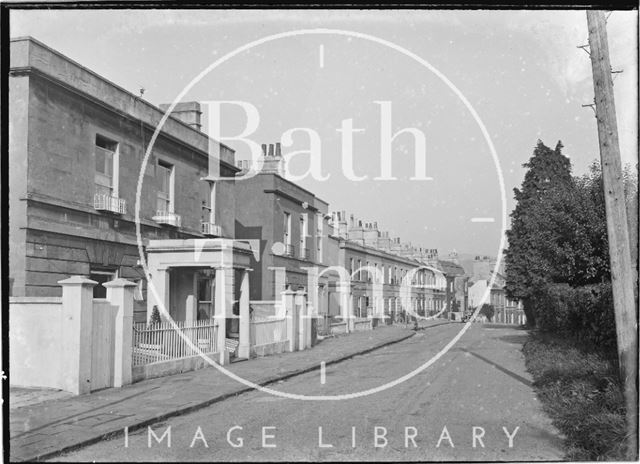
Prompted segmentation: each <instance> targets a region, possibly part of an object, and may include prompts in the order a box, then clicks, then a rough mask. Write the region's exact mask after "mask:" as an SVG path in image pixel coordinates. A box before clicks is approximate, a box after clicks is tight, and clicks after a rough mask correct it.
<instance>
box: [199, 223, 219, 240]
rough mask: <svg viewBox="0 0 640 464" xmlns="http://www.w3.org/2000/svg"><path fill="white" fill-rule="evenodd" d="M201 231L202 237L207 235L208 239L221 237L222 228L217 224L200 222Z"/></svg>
mask: <svg viewBox="0 0 640 464" xmlns="http://www.w3.org/2000/svg"><path fill="white" fill-rule="evenodd" d="M201 231H202V233H203V234H204V235H208V236H210V237H221V236H222V227H220V225H219V224H214V223H213V222H202V223H201Z"/></svg>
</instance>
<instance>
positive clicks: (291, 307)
mask: <svg viewBox="0 0 640 464" xmlns="http://www.w3.org/2000/svg"><path fill="white" fill-rule="evenodd" d="M295 294H296V292H294V291H293V290H291V289H289V288H287V289H286V290H285V291H284V292H281V295H282V296H281V298H282V308H283V310H284V312H285V317H286V318H287V339H288V340H289V343H288V345H287V351H296V349H297V346H298V345H297V335H298V329H297V327H298V317H297V315H298V313H297V311H296V307H295V304H294V296H295Z"/></svg>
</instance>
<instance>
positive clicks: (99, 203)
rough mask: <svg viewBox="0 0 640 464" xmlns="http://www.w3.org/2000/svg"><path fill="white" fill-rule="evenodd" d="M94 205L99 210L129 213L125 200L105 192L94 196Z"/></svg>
mask: <svg viewBox="0 0 640 464" xmlns="http://www.w3.org/2000/svg"><path fill="white" fill-rule="evenodd" d="M93 207H94V208H95V209H96V210H98V211H109V212H111V213H117V214H127V202H126V201H125V200H123V199H122V198H118V197H116V196H113V195H107V194H105V193H96V194H95V195H94V196H93Z"/></svg>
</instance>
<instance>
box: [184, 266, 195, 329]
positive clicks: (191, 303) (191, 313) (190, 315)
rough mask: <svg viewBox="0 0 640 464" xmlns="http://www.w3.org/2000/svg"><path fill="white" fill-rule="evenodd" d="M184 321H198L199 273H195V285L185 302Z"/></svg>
mask: <svg viewBox="0 0 640 464" xmlns="http://www.w3.org/2000/svg"><path fill="white" fill-rule="evenodd" d="M184 320H185V321H189V322H193V321H197V320H198V271H193V285H192V289H191V294H190V295H187V301H186V302H185V315H184Z"/></svg>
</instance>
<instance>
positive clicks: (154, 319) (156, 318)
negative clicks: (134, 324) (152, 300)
mask: <svg viewBox="0 0 640 464" xmlns="http://www.w3.org/2000/svg"><path fill="white" fill-rule="evenodd" d="M160 322H162V319H161V318H160V311H158V307H157V306H154V307H153V309H152V310H151V318H150V319H149V325H154V324H159V323H160Z"/></svg>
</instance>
